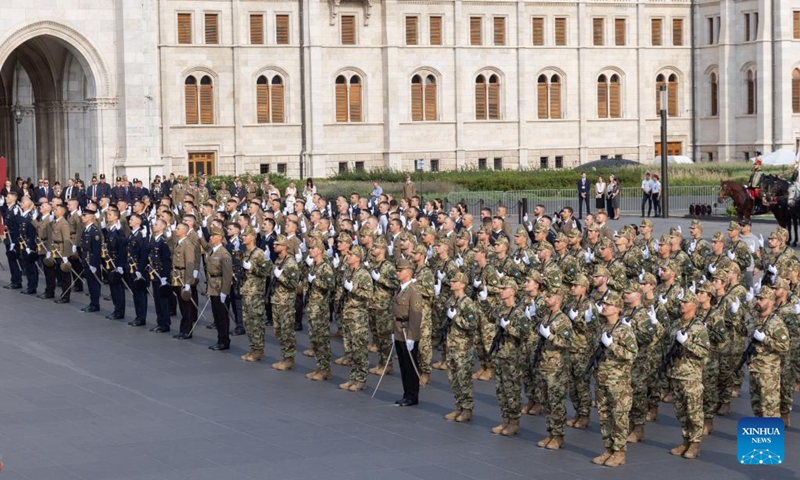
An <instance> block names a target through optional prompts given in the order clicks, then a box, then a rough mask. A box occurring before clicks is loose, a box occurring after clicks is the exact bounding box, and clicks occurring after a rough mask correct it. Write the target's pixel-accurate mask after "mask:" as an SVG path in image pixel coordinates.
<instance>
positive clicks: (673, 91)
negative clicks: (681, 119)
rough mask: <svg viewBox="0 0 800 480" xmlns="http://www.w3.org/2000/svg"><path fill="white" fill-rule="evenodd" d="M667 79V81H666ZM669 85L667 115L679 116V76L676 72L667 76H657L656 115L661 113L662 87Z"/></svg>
mask: <svg viewBox="0 0 800 480" xmlns="http://www.w3.org/2000/svg"><path fill="white" fill-rule="evenodd" d="M665 81H666V83H665ZM663 85H666V86H667V116H669V117H677V116H678V76H677V75H675V74H674V73H672V74H669V77H665V76H664V74H661V73H660V74H658V76H657V77H656V116H660V115H661V87H662V86H663Z"/></svg>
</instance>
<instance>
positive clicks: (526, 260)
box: [522, 251, 531, 265]
mask: <svg viewBox="0 0 800 480" xmlns="http://www.w3.org/2000/svg"><path fill="white" fill-rule="evenodd" d="M522 261H523V262H524V263H525V265H530V264H531V257H529V256H528V252H527V251H525V252H522Z"/></svg>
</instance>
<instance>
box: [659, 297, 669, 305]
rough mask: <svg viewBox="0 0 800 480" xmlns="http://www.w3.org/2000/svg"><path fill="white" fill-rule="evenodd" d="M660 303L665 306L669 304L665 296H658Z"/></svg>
mask: <svg viewBox="0 0 800 480" xmlns="http://www.w3.org/2000/svg"><path fill="white" fill-rule="evenodd" d="M658 303H660V304H661V305H664V304H665V303H667V297H665V296H664V295H659V296H658Z"/></svg>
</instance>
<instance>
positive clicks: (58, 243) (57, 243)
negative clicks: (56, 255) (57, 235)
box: [53, 240, 64, 245]
mask: <svg viewBox="0 0 800 480" xmlns="http://www.w3.org/2000/svg"><path fill="white" fill-rule="evenodd" d="M53 243H54V244H56V245H63V244H64V242H56V241H55V240H53Z"/></svg>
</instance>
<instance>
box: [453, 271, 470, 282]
mask: <svg viewBox="0 0 800 480" xmlns="http://www.w3.org/2000/svg"><path fill="white" fill-rule="evenodd" d="M450 282H461V283H469V277H467V274H466V273H464V272H456V273H455V275H453V277H452V278H451V279H450Z"/></svg>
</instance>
